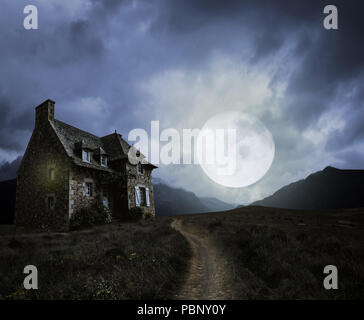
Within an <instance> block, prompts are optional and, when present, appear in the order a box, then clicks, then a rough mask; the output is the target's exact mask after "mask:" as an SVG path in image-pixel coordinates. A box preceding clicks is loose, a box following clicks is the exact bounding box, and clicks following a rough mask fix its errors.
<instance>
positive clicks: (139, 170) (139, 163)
mask: <svg viewBox="0 0 364 320" xmlns="http://www.w3.org/2000/svg"><path fill="white" fill-rule="evenodd" d="M138 173H139V174H143V165H142V164H141V162H138Z"/></svg>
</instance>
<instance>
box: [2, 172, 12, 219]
mask: <svg viewBox="0 0 364 320" xmlns="http://www.w3.org/2000/svg"><path fill="white" fill-rule="evenodd" d="M15 191H16V180H15V179H13V180H7V181H1V182H0V203H1V211H0V224H12V223H14V210H15Z"/></svg>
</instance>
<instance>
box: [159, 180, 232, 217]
mask: <svg viewBox="0 0 364 320" xmlns="http://www.w3.org/2000/svg"><path fill="white" fill-rule="evenodd" d="M153 189H154V200H155V210H156V214H157V215H158V216H169V215H178V214H183V213H204V212H214V211H224V210H230V209H233V208H234V207H235V206H234V205H231V204H228V203H226V202H223V201H221V200H218V199H216V198H209V197H205V198H199V197H197V196H196V195H195V194H194V193H193V192H190V191H187V190H184V189H181V188H174V187H171V186H169V185H168V184H167V183H165V182H163V181H162V180H161V179H159V178H153Z"/></svg>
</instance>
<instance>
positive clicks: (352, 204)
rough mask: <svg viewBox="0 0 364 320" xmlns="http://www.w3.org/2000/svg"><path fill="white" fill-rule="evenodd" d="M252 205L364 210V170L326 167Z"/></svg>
mask: <svg viewBox="0 0 364 320" xmlns="http://www.w3.org/2000/svg"><path fill="white" fill-rule="evenodd" d="M251 205H260V206H266V207H279V208H289V209H304V210H320V209H342V208H359V207H364V170H341V169H337V168H333V167H326V168H325V169H324V170H322V171H318V172H316V173H313V174H311V175H309V176H308V177H307V178H306V179H303V180H299V181H297V182H294V183H291V184H289V185H287V186H285V187H283V188H281V189H279V190H278V191H277V192H275V193H274V194H273V195H271V196H269V197H267V198H265V199H263V200H260V201H256V202H254V203H252V204H251Z"/></svg>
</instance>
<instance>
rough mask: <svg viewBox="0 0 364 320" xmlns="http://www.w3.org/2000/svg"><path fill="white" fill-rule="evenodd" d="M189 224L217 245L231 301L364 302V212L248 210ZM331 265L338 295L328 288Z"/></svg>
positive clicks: (190, 219)
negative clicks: (326, 271)
mask: <svg viewBox="0 0 364 320" xmlns="http://www.w3.org/2000/svg"><path fill="white" fill-rule="evenodd" d="M183 221H184V224H185V225H186V226H187V227H190V228H191V229H195V231H196V232H198V233H200V234H201V233H205V235H206V236H208V237H210V238H211V239H212V240H213V242H214V243H215V244H216V247H217V248H218V250H219V252H220V255H221V257H222V259H223V261H225V266H226V275H227V279H228V280H229V282H230V284H229V286H228V287H229V288H231V292H232V293H233V294H232V296H231V298H234V299H363V298H364V285H363V284H364V233H363V227H364V210H349V211H336V212H303V211H292V210H282V209H273V208H263V207H247V208H241V209H238V210H235V211H232V212H230V213H216V214H210V215H198V216H197V215H196V216H185V217H183ZM326 265H335V266H336V267H337V268H338V274H339V276H338V279H339V289H338V290H325V289H324V287H323V279H324V277H325V276H326V275H325V274H324V273H323V269H324V267H325V266H326Z"/></svg>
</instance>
